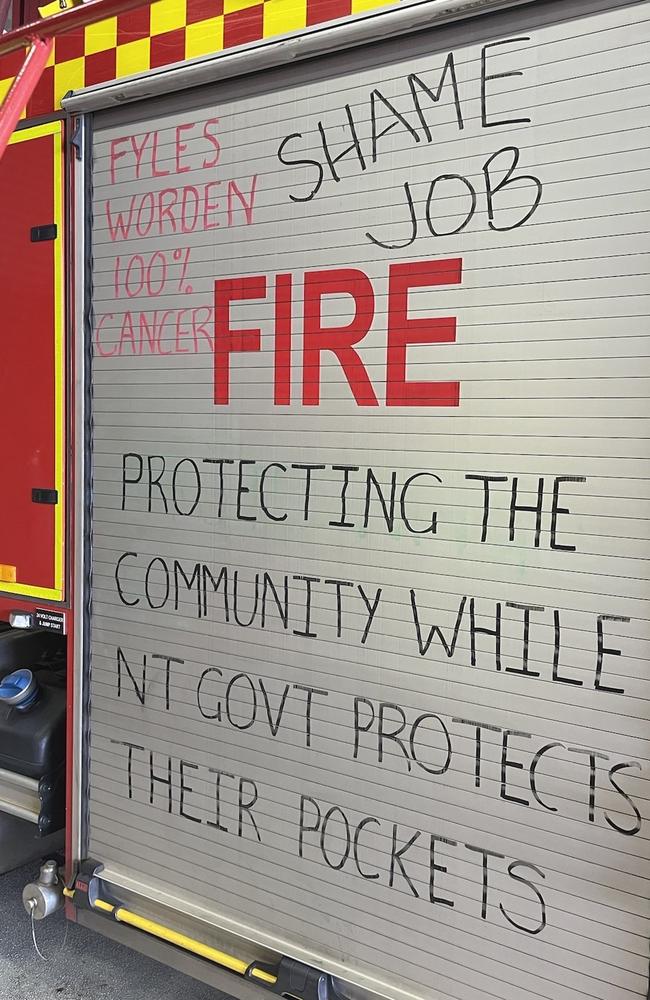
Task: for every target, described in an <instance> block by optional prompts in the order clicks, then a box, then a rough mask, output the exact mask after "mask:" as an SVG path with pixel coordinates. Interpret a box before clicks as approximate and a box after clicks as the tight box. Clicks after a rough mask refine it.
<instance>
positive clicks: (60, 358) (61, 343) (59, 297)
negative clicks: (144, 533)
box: [53, 122, 66, 599]
mask: <svg viewBox="0 0 650 1000" xmlns="http://www.w3.org/2000/svg"><path fill="white" fill-rule="evenodd" d="M53 147H54V148H53V153H54V162H53V166H54V219H55V221H56V226H57V233H60V234H61V235H60V240H59V246H58V252H57V249H56V248H55V252H54V357H55V366H56V371H55V376H54V449H55V459H54V481H55V483H56V489H57V492H58V494H59V502H58V504H57V506H56V510H55V514H54V518H55V522H54V589H55V590H56V591H57V592H58V594H59V598H60V599H61V598H63V573H64V548H65V520H64V514H65V508H66V497H65V469H64V462H65V420H64V412H65V291H64V285H63V282H64V276H63V261H64V260H65V224H64V218H63V123H62V122H59V131H58V135H55V139H54V143H53Z"/></svg>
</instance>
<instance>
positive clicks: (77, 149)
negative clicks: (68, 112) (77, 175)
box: [70, 118, 83, 160]
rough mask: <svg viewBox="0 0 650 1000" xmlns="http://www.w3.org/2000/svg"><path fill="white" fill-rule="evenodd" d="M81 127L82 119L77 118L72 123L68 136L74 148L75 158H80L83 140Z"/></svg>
mask: <svg viewBox="0 0 650 1000" xmlns="http://www.w3.org/2000/svg"><path fill="white" fill-rule="evenodd" d="M82 129H83V125H82V119H81V118H77V119H76V120H75V123H74V129H73V132H72V135H71V136H70V145H71V146H72V148H73V149H74V156H75V160H81V147H82V142H83V132H82Z"/></svg>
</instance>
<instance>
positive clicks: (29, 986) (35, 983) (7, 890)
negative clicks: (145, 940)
mask: <svg viewBox="0 0 650 1000" xmlns="http://www.w3.org/2000/svg"><path fill="white" fill-rule="evenodd" d="M38 868H39V866H38V864H31V865H27V866H26V867H24V868H19V869H18V870H17V871H14V872H9V873H8V874H6V875H0V1000H89V998H90V1000H227V998H225V995H224V994H223V993H220V992H219V991H218V990H214V989H212V988H210V987H209V986H206V985H204V984H203V983H199V982H197V981H196V980H194V979H190V978H188V977H187V976H184V975H182V974H181V973H177V972H174V971H172V970H171V969H168V968H167V967H166V966H164V965H160V964H159V963H158V962H154V961H151V960H150V959H147V958H144V957H143V956H142V955H139V954H138V953H137V952H135V951H131V949H130V948H125V947H123V946H122V945H119V944H115V943H114V942H113V941H109V939H108V938H105V937H103V936H102V935H100V934H94V933H92V932H91V931H89V930H87V929H86V928H84V927H79V926H77V925H76V924H72V923H70V922H69V921H66V920H65V918H64V917H63V915H62V913H61V912H59V913H55V914H53V915H52V916H51V917H47V918H46V919H45V920H41V921H35V932H36V942H37V944H38V946H39V949H40V951H41V952H42V954H43V955H44V956H45V961H43V959H41V958H39V956H38V954H37V953H36V951H35V949H34V944H33V942H32V930H31V921H30V918H29V917H28V916H27V914H26V913H25V910H24V909H23V904H22V891H23V888H24V886H25V885H26V884H27V883H28V882H31V881H34V880H35V878H36V877H37V876H38ZM66 926H67V931H66Z"/></svg>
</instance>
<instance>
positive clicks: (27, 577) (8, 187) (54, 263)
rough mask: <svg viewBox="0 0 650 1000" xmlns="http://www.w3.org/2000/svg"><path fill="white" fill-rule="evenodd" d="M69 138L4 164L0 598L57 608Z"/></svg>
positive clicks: (50, 128) (21, 136)
mask: <svg viewBox="0 0 650 1000" xmlns="http://www.w3.org/2000/svg"><path fill="white" fill-rule="evenodd" d="M62 128H63V127H62V124H61V122H48V123H47V124H45V125H38V126H35V127H33V128H28V129H23V130H20V131H18V132H15V133H14V135H13V136H12V138H11V140H10V144H9V146H8V147H7V150H6V152H5V154H4V156H3V157H2V159H0V192H2V196H1V199H0V222H1V229H2V237H1V239H0V304H1V308H0V317H1V319H0V406H1V408H2V416H3V419H2V424H1V427H2V430H1V433H0V462H1V463H2V474H1V477H0V479H1V482H2V488H1V489H0V592H4V593H11V594H18V595H24V596H29V597H38V598H45V599H49V600H55V601H58V600H62V599H63V596H64V593H63V589H64V587H63V584H64V566H65V550H64V549H65V537H64V536H65V531H64V523H65V522H64V509H65V507H64V501H65V497H64V447H65V442H64V430H65V420H64V406H65V398H64V305H63V213H62V201H63V191H62V173H63V171H62V165H63V132H62ZM54 227H56V229H54ZM37 230H38V231H37ZM34 491H39V492H36V493H35V492H34Z"/></svg>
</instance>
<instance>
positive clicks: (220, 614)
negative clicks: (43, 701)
mask: <svg viewBox="0 0 650 1000" xmlns="http://www.w3.org/2000/svg"><path fill="white" fill-rule="evenodd" d="M649 14H650V11H649V9H648V4H647V3H633V4H628V3H625V4H606V3H589V4H582V5H580V4H574V3H566V2H563V3H561V4H554V3H539V4H531V5H529V6H527V7H526V8H522V9H518V10H516V11H514V12H511V13H503V14H499V15H495V16H490V17H483V18H476V19H473V20H469V21H466V22H463V23H460V24H456V25H453V26H448V27H444V28H438V29H436V30H431V31H425V32H420V33H418V34H416V35H414V36H411V37H407V38H402V39H399V40H397V41H393V42H391V41H386V42H385V43H382V44H380V45H375V46H372V47H370V46H367V47H366V48H363V49H357V50H354V51H352V52H346V53H340V54H338V55H336V56H333V57H328V58H327V59H322V60H316V61H312V62H310V63H308V64H306V65H304V66H301V67H288V68H286V69H284V70H282V71H273V72H268V73H263V74H260V75H258V76H251V77H248V78H245V79H241V80H238V81H234V82H230V83H228V82H224V83H222V84H220V85H215V86H214V87H212V88H207V89H203V90H201V91H198V92H193V93H190V94H181V95H175V96H174V97H172V98H166V99H165V100H164V101H159V102H158V103H154V102H151V103H149V104H146V103H142V104H139V105H137V106H133V107H130V108H124V109H121V110H120V111H119V112H110V113H109V112H106V113H104V114H99V115H97V116H96V118H95V134H94V168H93V306H94V331H93V340H94V362H93V368H92V385H93V400H94V402H93V407H94V410H93V422H94V430H93V449H94V450H93V481H94V505H93V510H92V535H93V541H92V559H93V584H92V621H91V624H92V631H91V657H92V673H91V690H90V702H91V709H90V719H89V729H90V736H89V740H90V744H89V746H90V749H89V787H90V794H89V802H88V831H89V840H88V853H89V855H90V856H92V857H95V858H98V859H100V860H101V861H102V862H104V863H105V864H106V866H107V873H108V875H109V876H110V875H111V874H112V875H113V876H115V877H116V878H118V876H119V875H120V873H121V874H122V875H125V874H126V875H130V876H133V877H137V878H138V879H139V880H140V882H143V883H145V884H147V885H148V886H150V887H152V888H153V889H155V888H156V887H158V888H161V889H164V890H165V891H166V892H167V893H171V894H172V895H173V896H175V897H176V898H177V899H178V900H179V901H180V903H179V906H180V907H181V908H182V905H183V900H186V901H190V900H191V901H192V903H193V904H194V905H199V906H201V907H202V908H203V912H204V915H205V916H206V919H209V920H211V921H213V922H214V923H215V924H217V925H221V926H227V927H230V928H233V927H234V928H236V929H238V930H239V931H240V932H241V934H242V935H243V936H246V937H248V938H250V939H251V940H253V941H259V942H262V943H264V944H267V945H271V946H273V947H274V948H276V949H277V950H278V951H279V952H281V953H283V954H288V955H293V956H295V957H297V958H300V959H302V960H303V961H307V962H310V963H312V964H315V965H318V966H320V967H322V968H325V969H326V970H328V971H331V972H333V973H334V974H335V975H337V976H340V977H342V978H344V979H346V980H348V981H349V982H351V983H356V984H358V985H361V986H366V987H368V988H370V989H372V990H374V991H376V992H377V993H380V994H382V995H385V996H388V997H391V998H394V1000H396V998H399V997H404V996H414V997H421V998H427V1000H477V998H490V1000H493V998H494V1000H511V998H515V997H516V998H517V1000H583V998H584V1000H587V998H589V1000H594V998H595V1000H631V998H633V997H645V996H646V994H647V989H648V930H649V926H648V918H649V903H648V877H649V876H650V864H649V861H648V855H649V846H648V844H649V841H648V826H647V813H648V782H647V773H648V758H649V753H650V746H649V743H648V736H649V733H648V698H649V697H650V686H649V680H648V660H649V658H650V657H649V648H648V641H649V638H650V626H649V623H648V618H649V614H648V598H649V591H648V556H649V554H650V545H649V539H650V536H649V529H648V523H649V521H648V497H649V494H650V482H649V479H648V457H649V447H648V436H649V430H650V421H649V420H648V417H649V411H648V388H649V386H650V381H649V378H650V372H649V371H648V339H647V338H648V315H647V314H648V308H647V303H648V264H647V256H646V253H647V249H648V221H649V218H650V215H649V210H650V203H649V198H648V185H647V167H648V159H649V154H648V131H649V125H650V122H649V120H648V109H647V85H648V82H649V81H648V78H649V74H648V35H649V32H648V24H649ZM118 881H119V879H118Z"/></svg>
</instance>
